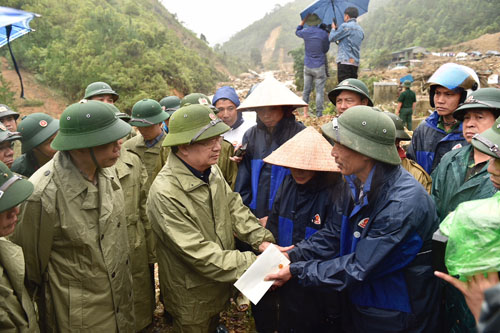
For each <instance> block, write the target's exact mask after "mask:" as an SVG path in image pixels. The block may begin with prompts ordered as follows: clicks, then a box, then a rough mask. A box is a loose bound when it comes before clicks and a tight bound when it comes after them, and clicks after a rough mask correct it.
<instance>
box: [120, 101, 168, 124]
mask: <svg viewBox="0 0 500 333" xmlns="http://www.w3.org/2000/svg"><path fill="white" fill-rule="evenodd" d="M169 117H170V115H169V114H168V113H166V112H164V111H163V109H162V107H161V105H160V103H158V102H157V101H155V100H153V99H143V100H140V101H139V102H137V103H135V104H134V106H133V107H132V119H130V121H129V124H130V125H132V126H136V127H147V126H151V125H155V124H159V123H161V122H162V121H164V120H167V119H168V118H169Z"/></svg>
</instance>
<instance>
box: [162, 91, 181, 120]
mask: <svg viewBox="0 0 500 333" xmlns="http://www.w3.org/2000/svg"><path fill="white" fill-rule="evenodd" d="M160 105H161V107H162V108H163V110H164V111H166V112H167V113H168V114H169V115H170V116H171V115H172V114H173V113H174V112H175V111H177V110H179V108H180V107H181V99H180V98H179V97H177V96H167V97H163V98H162V99H161V101H160Z"/></svg>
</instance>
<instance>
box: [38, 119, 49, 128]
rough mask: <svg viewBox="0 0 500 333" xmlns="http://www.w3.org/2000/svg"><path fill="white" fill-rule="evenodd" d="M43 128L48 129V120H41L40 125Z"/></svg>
mask: <svg viewBox="0 0 500 333" xmlns="http://www.w3.org/2000/svg"><path fill="white" fill-rule="evenodd" d="M38 124H39V125H40V126H41V127H47V125H48V123H47V121H46V120H40V122H39V123H38Z"/></svg>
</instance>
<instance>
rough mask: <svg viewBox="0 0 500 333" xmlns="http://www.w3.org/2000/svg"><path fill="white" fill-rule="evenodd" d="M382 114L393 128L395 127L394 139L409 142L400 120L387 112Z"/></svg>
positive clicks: (409, 138)
mask: <svg viewBox="0 0 500 333" xmlns="http://www.w3.org/2000/svg"><path fill="white" fill-rule="evenodd" d="M384 114H385V115H387V116H388V117H389V118H391V119H392V121H393V123H394V126H395V127H396V139H399V140H405V141H406V140H411V137H410V136H409V135H408V133H406V132H405V126H404V124H403V120H402V119H401V118H399V117H398V116H397V115H395V114H394V113H392V112H389V111H384Z"/></svg>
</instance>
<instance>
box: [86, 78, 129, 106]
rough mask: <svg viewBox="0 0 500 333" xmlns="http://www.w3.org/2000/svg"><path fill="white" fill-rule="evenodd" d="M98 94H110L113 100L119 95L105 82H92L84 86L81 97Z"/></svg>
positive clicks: (87, 97)
mask: <svg viewBox="0 0 500 333" xmlns="http://www.w3.org/2000/svg"><path fill="white" fill-rule="evenodd" d="M98 95H111V96H113V101H115V102H116V101H117V100H118V98H119V97H120V95H118V94H117V93H116V92H115V91H114V90H113V89H111V87H110V86H109V84H107V83H106V82H93V83H91V84H89V85H88V86H87V88H85V96H84V97H83V98H85V99H89V98H91V97H94V96H98Z"/></svg>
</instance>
